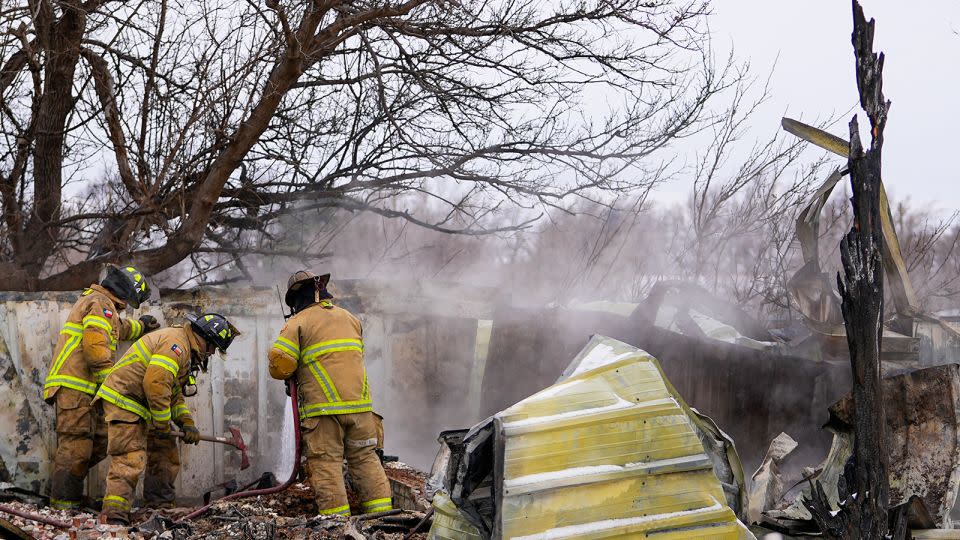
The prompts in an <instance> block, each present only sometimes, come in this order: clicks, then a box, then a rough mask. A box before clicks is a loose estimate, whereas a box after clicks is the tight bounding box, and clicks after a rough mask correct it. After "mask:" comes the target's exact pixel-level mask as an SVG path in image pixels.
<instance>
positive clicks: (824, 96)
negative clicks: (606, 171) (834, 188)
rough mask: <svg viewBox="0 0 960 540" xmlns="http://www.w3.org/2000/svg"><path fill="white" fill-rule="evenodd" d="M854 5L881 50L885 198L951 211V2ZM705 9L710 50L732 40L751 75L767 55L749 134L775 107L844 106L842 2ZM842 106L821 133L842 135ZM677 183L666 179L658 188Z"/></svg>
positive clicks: (957, 202)
mask: <svg viewBox="0 0 960 540" xmlns="http://www.w3.org/2000/svg"><path fill="white" fill-rule="evenodd" d="M863 5H864V10H865V11H866V14H867V17H868V18H869V17H873V18H875V19H876V20H877V29H876V47H877V48H878V50H880V51H883V52H884V53H886V56H887V58H886V64H885V66H884V77H883V81H884V94H885V95H886V96H887V99H890V100H891V101H892V102H893V106H892V108H891V110H890V118H889V121H888V123H887V129H886V132H885V133H886V139H885V142H884V155H883V171H884V182H885V184H886V186H887V190H888V191H889V192H890V194H891V196H892V197H893V198H894V199H895V200H899V199H901V198H902V197H904V196H909V197H910V198H911V200H912V201H913V202H914V203H915V204H917V205H933V206H934V207H935V208H937V209H938V210H941V211H952V210H955V209H960V163H958V161H960V135H958V130H960V99H958V97H960V84H958V83H960V35H958V34H960V1H957V0H952V1H948V0H935V1H924V2H903V1H894V0H864V1H863ZM713 10H714V17H713V19H712V23H711V26H712V30H713V34H714V36H715V43H714V44H715V47H716V49H717V50H718V53H719V54H718V56H720V57H722V56H723V54H724V52H723V51H724V50H725V49H727V48H728V47H729V46H730V45H731V44H732V46H733V47H734V49H735V53H736V55H737V57H739V58H740V59H742V60H749V61H750V64H751V67H752V69H753V71H754V73H756V74H761V75H763V74H766V73H768V72H769V71H770V69H771V67H772V66H773V65H774V63H775V62H776V68H775V71H774V72H773V76H772V77H773V78H772V84H771V88H772V99H771V100H770V102H769V103H768V104H767V105H766V106H765V107H764V108H763V109H762V110H761V114H760V115H758V116H757V117H756V118H755V120H754V123H753V129H754V132H755V133H756V136H757V138H763V137H765V136H768V135H769V129H770V128H771V127H776V126H777V125H778V124H779V121H780V117H781V116H783V115H784V114H786V115H787V116H791V117H794V118H799V117H801V116H802V117H803V118H806V119H815V118H817V117H819V118H824V117H828V116H830V115H836V114H843V113H845V112H846V111H851V114H852V112H853V110H851V108H852V107H854V106H855V105H856V104H857V88H856V82H855V80H854V71H853V49H852V47H851V45H850V33H851V30H852V16H851V5H850V2H847V1H843V0H830V1H827V0H807V1H802V2H770V1H760V0H749V1H748V0H736V1H734V0H726V1H715V2H714V4H713ZM778 56H779V58H778ZM855 111H856V112H861V113H862V111H861V110H860V109H859V107H857V108H856V109H855ZM851 114H846V115H845V118H844V120H843V121H842V122H841V123H840V124H838V125H836V126H835V127H834V128H832V129H831V131H833V132H834V133H835V134H837V135H840V136H842V137H843V138H844V139H846V138H847V134H846V131H847V127H846V123H847V121H848V120H849V118H850V116H851ZM860 118H861V126H863V125H865V124H866V119H865V118H864V117H863V116H862V115H861V117H860ZM868 143H869V141H865V144H868ZM838 163H840V161H839V160H838ZM688 188H689V186H685V187H684V188H683V189H684V190H686V189H688ZM680 189H681V186H667V187H665V188H664V193H663V196H665V197H670V196H671V192H674V193H676V192H679V191H680Z"/></svg>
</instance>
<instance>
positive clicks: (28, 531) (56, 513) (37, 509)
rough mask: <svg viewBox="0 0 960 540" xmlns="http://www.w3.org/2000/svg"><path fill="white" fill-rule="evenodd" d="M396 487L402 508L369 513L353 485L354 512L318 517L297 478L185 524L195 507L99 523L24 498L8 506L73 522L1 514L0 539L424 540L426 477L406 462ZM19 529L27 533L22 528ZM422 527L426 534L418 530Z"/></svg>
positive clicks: (396, 474) (396, 467) (394, 475)
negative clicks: (57, 524)
mask: <svg viewBox="0 0 960 540" xmlns="http://www.w3.org/2000/svg"><path fill="white" fill-rule="evenodd" d="M384 469H385V470H386V472H387V478H388V479H389V480H390V484H391V487H392V488H393V492H394V505H395V506H396V507H397V509H396V510H392V511H388V512H380V513H377V514H366V515H363V514H361V513H360V510H359V500H357V497H356V496H355V494H354V493H353V492H352V491H351V490H350V489H349V488H348V497H349V499H350V502H351V507H352V511H353V512H354V516H352V517H349V518H348V517H344V516H318V515H317V506H316V503H315V502H314V494H313V490H312V489H311V488H310V486H309V485H307V484H302V483H297V484H294V485H293V486H291V487H290V488H289V489H287V490H285V491H282V492H280V493H276V494H273V495H269V496H265V497H256V498H250V499H241V500H236V501H226V502H222V503H216V504H214V505H213V507H212V508H211V509H210V511H209V512H208V513H207V514H205V515H204V516H202V517H200V518H198V519H193V520H189V521H183V517H184V516H185V515H187V514H188V513H189V512H190V511H192V510H194V509H193V508H170V509H160V510H150V509H143V510H139V511H135V512H134V513H133V515H132V522H131V525H130V526H129V527H128V526H117V525H108V524H104V523H100V522H99V521H98V516H97V514H96V512H95V511H93V510H89V511H69V510H54V509H51V508H49V507H46V506H41V505H37V504H31V503H24V502H19V501H17V502H11V503H8V504H7V505H8V506H10V507H12V508H14V509H16V510H17V511H19V512H23V513H29V514H35V515H38V516H42V517H44V518H48V519H51V520H56V521H60V522H65V523H67V524H70V526H71V527H70V528H69V529H62V528H58V527H55V526H53V525H47V524H43V523H38V522H36V521H31V520H28V519H25V518H22V517H19V516H5V515H2V516H0V517H6V518H8V520H9V521H8V523H9V525H10V526H11V527H9V528H8V527H5V524H4V523H3V521H4V520H2V519H0V529H3V530H2V531H0V537H3V538H19V537H20V536H17V535H18V534H21V533H22V534H23V535H25V536H23V537H24V538H37V539H45V540H92V539H95V538H126V539H130V540H154V539H157V540H159V539H163V540H186V539H191V538H205V539H213V540H227V539H233V538H242V539H246V540H275V539H276V540H286V539H290V540H302V539H327V538H329V539H333V538H351V539H353V540H368V539H370V540H372V539H377V540H401V539H404V538H407V537H408V536H409V538H410V540H414V539H416V540H424V539H425V538H426V534H425V533H426V531H427V530H428V529H429V526H430V521H429V519H426V520H425V519H424V518H426V517H428V516H427V504H428V503H427V502H426V500H425V499H424V493H425V492H426V490H425V484H426V479H427V478H426V474H424V473H423V472H420V471H417V470H416V469H413V468H411V467H409V466H407V465H405V464H403V463H399V462H395V463H387V464H385V466H384ZM18 531H20V533H18ZM417 531H420V532H417Z"/></svg>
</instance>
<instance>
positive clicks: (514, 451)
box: [434, 336, 753, 540]
mask: <svg viewBox="0 0 960 540" xmlns="http://www.w3.org/2000/svg"><path fill="white" fill-rule="evenodd" d="M702 440H706V441H707V442H708V445H707V447H705V445H704V444H703V442H701V441H702ZM462 448H463V457H461V458H458V457H457V456H456V455H455V454H456V452H453V453H452V455H451V457H450V458H449V460H450V463H455V462H457V461H458V460H459V464H460V465H459V466H458V467H456V472H455V473H453V474H452V476H453V478H448V480H449V481H448V483H447V486H446V487H447V488H448V489H449V490H450V493H451V500H452V501H453V502H454V503H455V504H456V505H457V508H458V509H459V510H460V512H461V517H462V518H463V521H469V522H470V524H472V525H474V526H476V528H477V530H479V531H482V532H483V533H485V534H484V536H485V537H486V536H492V537H493V538H523V539H527V540H532V539H535V538H552V539H563V538H595V537H597V536H598V535H603V537H605V538H627V537H637V536H638V535H646V534H662V535H665V537H670V535H672V534H673V535H683V536H684V537H703V538H708V537H709V538H730V539H738V540H739V539H748V538H753V535H752V534H751V533H750V532H749V531H748V530H747V528H746V527H745V526H744V525H743V524H742V523H741V522H740V521H739V520H738V519H737V515H736V514H735V512H734V508H742V507H743V496H744V493H743V487H742V486H743V473H742V469H741V467H740V463H739V459H738V458H737V457H736V451H735V449H734V448H733V445H732V442H731V441H730V440H729V438H727V437H726V436H725V435H723V432H722V431H720V430H719V429H718V428H717V427H716V426H715V425H714V424H713V423H712V422H711V421H710V420H709V419H708V418H706V417H703V416H702V415H700V414H699V413H697V412H696V411H694V410H692V409H690V408H689V407H688V406H687V405H686V404H685V403H684V402H683V399H682V398H681V397H680V396H679V394H678V393H677V392H676V390H675V389H673V387H672V386H671V385H670V383H669V382H668V381H667V380H666V378H665V377H664V375H663V371H662V370H661V368H660V366H659V364H658V363H657V361H656V360H655V359H654V358H653V357H652V356H650V355H649V354H647V353H645V352H643V351H642V350H640V349H637V348H636V347H632V346H630V345H627V344H625V343H622V342H619V341H616V340H614V339H611V338H606V337H600V336H595V337H593V338H592V339H591V341H590V342H589V344H588V345H587V346H586V347H585V348H584V349H583V350H582V351H581V352H580V354H579V355H577V357H576V359H575V360H574V361H573V363H572V364H571V365H570V366H569V367H568V368H567V370H565V371H564V373H563V375H562V376H561V378H560V380H559V381H558V382H557V383H556V384H554V385H552V386H550V387H548V388H546V389H544V390H541V391H540V392H537V393H535V394H534V395H532V396H530V397H528V398H526V399H524V400H522V401H520V402H519V403H517V404H515V405H514V406H512V407H509V408H507V409H506V410H504V411H501V412H500V413H498V414H496V415H494V416H493V417H492V419H488V420H486V421H484V422H481V423H480V424H478V425H477V426H475V427H474V428H472V429H471V430H470V432H468V433H467V435H466V436H465V437H464V439H463V447H462ZM491 451H492V455H491ZM481 456H482V457H481ZM715 462H717V463H718V465H715ZM715 470H717V472H716V473H715V472H714V471H715ZM718 475H719V476H720V478H721V479H723V482H721V479H718ZM491 480H492V482H491ZM724 484H728V486H727V487H728V490H726V491H725V489H724V487H725V486H724ZM466 485H470V486H472V489H464V487H465V486H466ZM489 488H492V490H491V491H489V492H487V491H485V490H486V489H489ZM442 500H443V499H441V501H442ZM489 500H492V502H493V506H492V507H490V506H488V505H486V504H484V503H485V501H489ZM728 501H729V502H728ZM478 518H479V519H478ZM461 523H462V522H461ZM448 527H449V525H448ZM484 529H486V530H484ZM436 532H437V533H439V532H440V531H436ZM434 537H436V538H445V537H447V536H443V535H440V534H437V535H435V536H434ZM678 537H679V536H678Z"/></svg>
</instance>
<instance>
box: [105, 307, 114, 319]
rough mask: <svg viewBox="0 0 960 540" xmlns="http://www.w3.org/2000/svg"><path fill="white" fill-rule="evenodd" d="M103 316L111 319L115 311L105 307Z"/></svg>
mask: <svg viewBox="0 0 960 540" xmlns="http://www.w3.org/2000/svg"><path fill="white" fill-rule="evenodd" d="M103 316H104V317H106V318H108V319H109V318H110V317H113V311H111V310H110V308H103Z"/></svg>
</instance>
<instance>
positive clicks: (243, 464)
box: [170, 426, 250, 471]
mask: <svg viewBox="0 0 960 540" xmlns="http://www.w3.org/2000/svg"><path fill="white" fill-rule="evenodd" d="M228 429H229V430H230V435H232V437H231V438H229V439H228V438H226V437H214V436H212V435H200V440H201V441H207V442H215V443H220V444H229V445H230V446H232V447H234V448H236V449H237V450H239V451H240V470H241V471H242V470H244V469H246V468H247V467H249V466H250V458H249V457H248V456H247V445H246V444H245V443H244V442H243V437H242V436H241V435H240V429H238V428H235V427H233V426H231V427H230V428H228ZM170 434H171V435H173V436H174V437H180V438H183V432H182V431H177V430H171V431H170Z"/></svg>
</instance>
